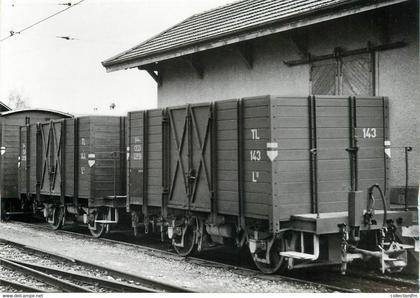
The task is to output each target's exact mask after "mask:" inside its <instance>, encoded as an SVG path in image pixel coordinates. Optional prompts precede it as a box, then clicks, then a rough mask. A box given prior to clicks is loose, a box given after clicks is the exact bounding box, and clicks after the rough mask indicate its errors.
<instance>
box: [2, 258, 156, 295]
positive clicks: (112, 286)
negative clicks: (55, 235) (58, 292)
mask: <svg viewBox="0 0 420 298" xmlns="http://www.w3.org/2000/svg"><path fill="white" fill-rule="evenodd" d="M8 260H10V261H13V262H14V263H16V264H19V265H22V266H25V267H29V268H32V269H34V270H36V271H40V272H44V273H46V274H49V275H59V276H63V277H66V278H68V279H71V280H75V281H79V282H83V283H87V284H93V285H97V286H99V287H103V288H107V289H109V290H112V291H115V292H124V293H150V292H157V291H155V290H154V289H150V288H146V287H141V286H137V285H129V284H126V283H122V282H119V281H111V280H107V279H104V278H98V277H95V276H90V275H85V274H79V273H74V272H70V271H66V270H60V269H55V268H51V267H46V266H41V265H36V264H32V263H27V262H23V261H16V260H11V259H8Z"/></svg>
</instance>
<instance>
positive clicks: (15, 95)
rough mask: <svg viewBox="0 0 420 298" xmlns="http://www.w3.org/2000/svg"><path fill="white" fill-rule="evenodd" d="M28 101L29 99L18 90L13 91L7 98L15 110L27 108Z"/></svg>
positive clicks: (8, 103)
mask: <svg viewBox="0 0 420 298" xmlns="http://www.w3.org/2000/svg"><path fill="white" fill-rule="evenodd" d="M28 103H29V99H28V98H27V97H26V96H24V95H23V94H22V93H20V92H19V91H17V90H13V91H11V92H10V93H9V96H8V98H7V105H8V106H9V107H10V108H12V109H13V110H20V109H26V108H28V107H29V105H28Z"/></svg>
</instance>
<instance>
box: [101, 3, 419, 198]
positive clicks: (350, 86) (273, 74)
mask: <svg viewBox="0 0 420 298" xmlns="http://www.w3.org/2000/svg"><path fill="white" fill-rule="evenodd" d="M419 63H420V62H419V2H418V1H417V0H363V1H354V0H319V1H313V0H300V1H290V0H243V1H238V2H234V3H232V4H228V5H226V6H222V7H218V8H215V9H213V10H210V11H206V12H203V13H201V14H196V15H193V16H191V17H190V18H188V19H186V20H184V21H183V22H181V23H179V24H176V25H174V26H173V27H171V28H169V29H167V30H166V31H164V32H163V33H160V34H159V35H157V36H155V37H153V38H151V39H149V40H146V41H144V42H142V43H140V44H138V45H137V46H135V47H133V48H131V49H128V50H127V51H125V52H123V53H120V54H118V55H116V56H114V57H111V58H109V59H107V60H106V61H104V62H102V64H103V66H104V67H105V68H106V70H107V71H108V72H111V71H117V70H124V69H131V68H138V69H140V70H142V71H147V72H148V73H149V74H150V75H151V77H152V78H153V79H154V80H155V81H156V83H157V94H158V106H159V107H166V106H173V105H180V104H185V103H196V102H207V101H217V100H224V99H232V98H242V97H250V96H259V95H266V94H275V95H280V96H306V95H309V94H319V95H321V94H322V95H344V96H352V95H355V96H386V97H388V98H389V115H390V117H389V141H390V142H391V143H390V147H391V159H390V171H389V174H390V175H389V183H390V186H391V191H390V195H391V200H392V201H393V202H394V203H398V202H399V203H401V202H402V200H403V198H404V194H405V184H406V177H407V175H406V170H407V167H406V156H407V160H408V185H409V189H408V198H409V201H410V202H411V203H412V204H417V196H418V183H419V177H420V175H419V171H420V166H419V164H420V155H419V153H418V150H419V148H420V147H419V146H420V130H419V124H420V123H419V117H418V113H419V101H420V81H419ZM408 147H411V148H412V150H411V151H409V149H407V148H408Z"/></svg>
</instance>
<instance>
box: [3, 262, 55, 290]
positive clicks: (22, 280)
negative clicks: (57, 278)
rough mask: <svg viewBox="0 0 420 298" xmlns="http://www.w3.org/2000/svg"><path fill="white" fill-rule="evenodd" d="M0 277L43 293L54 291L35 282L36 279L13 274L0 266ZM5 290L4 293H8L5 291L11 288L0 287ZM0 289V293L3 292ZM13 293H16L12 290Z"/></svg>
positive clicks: (16, 273) (13, 272) (18, 273)
mask: <svg viewBox="0 0 420 298" xmlns="http://www.w3.org/2000/svg"><path fill="white" fill-rule="evenodd" d="M0 277H1V278H3V279H6V280H9V281H12V282H15V283H18V284H22V285H25V286H29V287H34V288H37V289H40V290H43V291H45V292H53V291H54V290H55V289H54V288H53V287H51V286H49V285H46V284H44V283H41V282H39V281H37V280H36V279H34V278H32V277H29V276H27V275H24V274H22V273H20V272H15V271H13V270H11V269H9V268H8V267H5V266H2V265H0ZM3 287H4V288H5V289H6V291H5V292H8V291H7V289H11V288H12V287H9V286H1V288H3ZM1 288H0V292H3V290H1ZM13 292H18V291H16V290H15V289H13Z"/></svg>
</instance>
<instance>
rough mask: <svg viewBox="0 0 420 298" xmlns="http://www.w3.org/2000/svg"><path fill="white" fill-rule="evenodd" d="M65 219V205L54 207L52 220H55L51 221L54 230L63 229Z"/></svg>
mask: <svg viewBox="0 0 420 298" xmlns="http://www.w3.org/2000/svg"><path fill="white" fill-rule="evenodd" d="M63 219H64V207H54V209H53V213H52V220H53V222H52V223H50V225H51V227H52V228H53V230H58V229H61V227H62V226H63Z"/></svg>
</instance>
